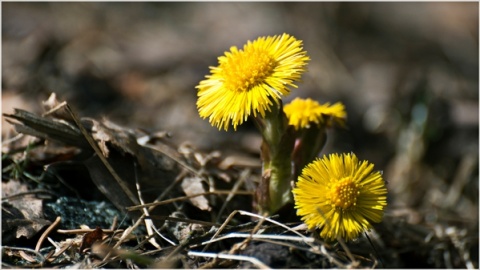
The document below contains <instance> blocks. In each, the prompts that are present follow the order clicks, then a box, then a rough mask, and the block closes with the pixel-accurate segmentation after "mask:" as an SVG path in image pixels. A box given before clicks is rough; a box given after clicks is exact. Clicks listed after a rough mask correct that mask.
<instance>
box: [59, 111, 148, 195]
mask: <svg viewBox="0 0 480 270" xmlns="http://www.w3.org/2000/svg"><path fill="white" fill-rule="evenodd" d="M62 104H64V106H65V108H66V109H67V111H68V112H69V113H70V115H71V116H72V118H73V121H75V124H77V126H78V128H79V129H80V131H81V132H82V134H83V136H84V137H85V139H86V140H87V141H88V143H89V144H90V146H91V147H92V148H93V150H94V151H95V153H96V154H97V156H98V157H99V158H100V160H101V161H102V163H103V165H105V167H106V168H107V170H108V171H109V172H110V174H111V175H112V176H113V178H114V179H115V181H117V184H118V185H119V186H120V188H121V189H122V190H123V192H125V194H126V195H127V196H128V197H129V198H130V200H132V202H133V203H134V204H139V201H138V200H137V197H135V195H133V193H132V191H131V190H130V189H129V188H128V187H127V186H126V184H125V182H124V181H123V180H122V178H121V177H120V176H119V175H118V174H117V172H116V171H115V170H114V169H113V167H112V166H111V165H110V163H109V162H108V160H107V158H106V157H105V156H104V155H103V154H102V151H101V150H100V148H99V147H98V145H97V143H96V142H95V140H94V139H93V137H92V136H91V135H90V134H89V133H88V132H87V130H86V129H85V127H84V126H83V124H82V123H81V122H80V120H79V119H78V117H77V116H76V114H75V112H74V111H73V110H72V109H71V108H70V106H69V105H68V104H67V103H66V102H62Z"/></svg>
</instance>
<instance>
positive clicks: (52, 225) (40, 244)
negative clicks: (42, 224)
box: [35, 217, 62, 251]
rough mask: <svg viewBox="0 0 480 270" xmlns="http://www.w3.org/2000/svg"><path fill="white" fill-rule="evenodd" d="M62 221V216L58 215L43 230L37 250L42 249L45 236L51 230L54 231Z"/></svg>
mask: <svg viewBox="0 0 480 270" xmlns="http://www.w3.org/2000/svg"><path fill="white" fill-rule="evenodd" d="M61 221H62V218H61V217H57V218H56V219H55V221H54V222H53V223H52V224H51V225H50V226H48V228H47V229H46V230H45V232H43V234H42V236H40V238H39V239H38V242H37V245H36V246H35V251H39V250H40V247H41V246H42V243H43V241H44V240H45V238H46V237H47V236H48V235H49V234H50V232H51V231H53V229H55V227H57V226H58V224H60V222H61Z"/></svg>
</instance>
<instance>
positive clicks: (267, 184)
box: [257, 102, 295, 214]
mask: <svg viewBox="0 0 480 270" xmlns="http://www.w3.org/2000/svg"><path fill="white" fill-rule="evenodd" d="M259 127H260V131H261V133H262V136H263V144H262V161H263V170H262V171H263V172H262V183H261V184H260V186H259V192H258V193H259V194H257V203H258V206H259V208H260V209H259V210H260V212H263V213H267V214H273V213H275V212H276V211H277V210H279V209H280V208H281V207H282V206H284V205H285V204H287V203H289V202H291V201H292V195H291V185H290V182H291V181H292V180H293V166H292V160H291V157H292V151H293V146H294V143H295V138H294V136H293V135H294V134H293V129H291V128H289V127H288V122H287V117H286V116H285V113H284V112H283V108H282V103H281V102H280V104H279V105H278V106H273V108H272V111H271V112H268V113H267V114H266V115H265V119H264V121H263V122H262V123H261V124H259Z"/></svg>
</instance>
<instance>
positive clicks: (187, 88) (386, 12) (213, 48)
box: [2, 2, 479, 248]
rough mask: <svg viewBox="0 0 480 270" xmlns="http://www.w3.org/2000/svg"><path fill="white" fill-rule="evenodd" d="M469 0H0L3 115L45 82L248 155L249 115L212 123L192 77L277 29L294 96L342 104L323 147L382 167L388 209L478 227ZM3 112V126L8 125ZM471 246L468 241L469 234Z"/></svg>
mask: <svg viewBox="0 0 480 270" xmlns="http://www.w3.org/2000/svg"><path fill="white" fill-rule="evenodd" d="M478 10H479V8H478V3H475V2H467V3H455V2H450V3H449V2H439V3H434V2H422V3H410V2H406V3H379V2H378V3H377V2H374V3H353V2H344V3H322V2H318V3H313V2H310V3H268V2H267V3H249V2H245V3H242V2H238V3H182V2H178V3H93V2H91V3H26V2H18V3H13V2H6V3H2V112H4V113H10V112H12V108H14V107H16V108H22V109H26V110H30V111H33V112H39V113H40V112H42V109H41V101H43V100H46V98H47V97H48V96H49V94H50V93H51V92H55V93H57V96H58V98H59V99H60V100H66V101H68V103H69V104H71V105H72V106H73V107H74V109H75V110H77V112H78V113H79V114H80V115H82V116H89V117H93V118H96V119H101V118H103V117H105V118H107V119H109V120H111V121H114V122H116V123H118V124H121V125H124V126H128V127H131V128H142V129H146V130H149V131H168V132H170V133H171V135H172V137H171V140H172V142H174V143H176V144H180V143H183V142H185V141H189V142H191V143H192V144H193V145H194V146H195V147H197V148H198V149H200V150H204V151H210V150H220V151H225V152H237V153H239V154H240V155H249V156H253V157H258V148H259V145H260V137H259V135H258V134H257V132H256V130H255V128H254V126H253V124H252V123H248V122H247V123H246V124H244V125H242V126H241V127H240V129H239V131H238V132H235V133H234V132H224V131H218V130H217V129H216V128H214V127H212V126H210V124H209V123H208V121H207V120H202V119H201V118H200V117H199V116H198V112H197V109H196V104H195V102H196V90H195V86H196V85H197V84H198V83H199V81H201V80H202V79H203V78H204V76H205V75H207V74H209V69H208V67H209V66H215V65H217V57H219V56H221V55H223V54H224V52H225V51H227V50H228V49H229V48H230V46H233V45H235V46H238V47H242V46H243V45H244V44H245V43H246V42H247V40H254V39H256V38H257V37H259V36H264V35H278V34H282V33H289V34H291V35H293V36H295V37H296V38H297V39H300V40H303V42H304V49H305V50H306V51H307V52H308V54H309V56H310V58H311V61H310V63H309V65H308V72H307V73H305V74H304V75H303V77H302V78H303V81H302V82H301V83H299V84H298V86H299V88H298V89H295V90H293V91H292V93H291V95H290V96H289V97H287V98H286V99H285V102H288V101H289V100H291V99H293V98H295V97H311V98H313V99H316V100H318V101H319V102H321V103H324V102H337V101H341V102H343V103H344V104H345V105H346V110H347V113H348V121H347V125H348V129H346V130H338V129H337V130H332V131H331V132H330V133H329V139H328V142H327V146H326V148H325V149H324V150H323V153H322V154H328V153H332V152H351V151H352V152H355V153H356V154H357V155H358V156H359V157H360V158H361V159H367V160H369V161H370V162H373V163H374V164H375V166H376V169H378V170H383V172H384V176H385V179H386V180H387V181H388V188H389V190H390V195H391V196H390V198H389V200H390V203H389V210H388V215H392V216H399V215H402V216H405V219H406V220H407V221H408V222H409V223H411V224H419V223H422V224H426V225H427V226H435V224H449V225H448V226H450V225H452V226H455V228H460V229H468V230H469V231H470V230H474V231H477V234H476V235H473V236H472V237H473V238H475V239H477V240H476V241H478V147H479V146H478V130H479V127H478V123H479V120H478V116H479V111H478V100H479V91H478V89H479V86H478V74H479V70H478V60H479V55H478V52H479V50H478V46H479V44H478V33H479V31H478V25H479V22H478ZM10 129H11V126H10V125H8V124H5V123H4V122H3V125H2V136H3V137H4V138H5V137H8V136H11V133H10ZM477 248H478V245H477Z"/></svg>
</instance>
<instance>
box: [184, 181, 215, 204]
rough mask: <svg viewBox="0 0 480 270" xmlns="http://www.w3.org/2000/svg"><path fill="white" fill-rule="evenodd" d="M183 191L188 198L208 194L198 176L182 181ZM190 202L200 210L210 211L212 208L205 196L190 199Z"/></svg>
mask: <svg viewBox="0 0 480 270" xmlns="http://www.w3.org/2000/svg"><path fill="white" fill-rule="evenodd" d="M181 186H182V189H183V192H185V194H187V196H190V195H195V194H200V193H204V192H206V190H205V188H204V187H203V185H202V179H201V178H200V177H197V176H192V177H185V178H184V179H183V181H182V185H181ZM190 202H191V203H192V204H193V205H195V206H196V207H197V208H199V209H200V210H204V211H205V210H206V211H210V210H211V207H210V205H209V204H208V200H207V198H205V196H197V197H193V198H190Z"/></svg>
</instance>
